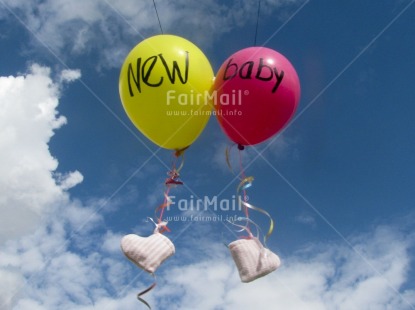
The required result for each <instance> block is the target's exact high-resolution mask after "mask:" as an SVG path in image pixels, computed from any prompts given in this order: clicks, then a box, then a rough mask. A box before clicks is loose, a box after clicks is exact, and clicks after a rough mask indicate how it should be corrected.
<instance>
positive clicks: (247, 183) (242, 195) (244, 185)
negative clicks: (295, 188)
mask: <svg viewBox="0 0 415 310" xmlns="http://www.w3.org/2000/svg"><path fill="white" fill-rule="evenodd" d="M232 146H233V145H232ZM232 146H231V147H227V148H226V150H225V157H226V163H227V165H228V167H229V169H230V170H231V171H232V173H233V169H232V165H231V163H230V151H231V148H232ZM238 149H239V151H241V150H243V146H240V145H238ZM240 165H241V170H242V171H241V175H242V177H243V178H242V180H241V182H240V183H239V185H238V187H237V189H236V192H237V194H238V200H239V204H240V205H243V206H244V207H245V217H244V218H242V219H243V220H245V221H246V224H245V225H244V226H242V225H237V224H235V223H233V224H234V225H236V226H238V227H240V228H241V231H244V230H245V231H246V232H247V233H248V235H249V236H250V237H252V233H251V230H250V228H249V224H253V225H254V226H255V227H256V228H257V233H258V232H259V230H260V229H259V226H258V225H257V224H256V223H255V222H254V221H252V220H251V219H249V214H248V209H251V210H255V211H257V212H260V213H262V214H264V215H266V216H267V217H268V218H269V221H270V224H269V228H268V232H267V234H266V235H265V236H264V244H266V241H267V240H268V238H269V237H270V236H271V234H272V232H273V231H274V220H273V219H272V217H271V215H270V214H269V213H268V212H267V211H265V210H264V209H261V208H258V207H256V206H254V205H252V204H250V203H248V202H247V195H246V189H248V188H250V187H251V186H252V183H253V181H254V177H252V176H248V177H245V175H244V171H243V168H242V160H241V159H240Z"/></svg>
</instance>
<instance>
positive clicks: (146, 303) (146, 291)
mask: <svg viewBox="0 0 415 310" xmlns="http://www.w3.org/2000/svg"><path fill="white" fill-rule="evenodd" d="M151 275H152V276H153V278H154V282H153V284H151V285H150V286H149V287H147V288H146V289H145V290H144V291H141V292H140V293H138V294H137V299H138V300H139V301H141V302H142V303H143V304H145V305H146V306H147V308H149V309H151V306H150V304H149V303H148V302H147V301H145V300H144V299H143V298H141V296H143V295H144V294H147V293H148V292H150V291H151V290H152V289H153V288H154V287H155V286H156V285H157V278H156V275H155V274H154V273H152V274H151Z"/></svg>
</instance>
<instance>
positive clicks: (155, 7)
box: [153, 0, 163, 34]
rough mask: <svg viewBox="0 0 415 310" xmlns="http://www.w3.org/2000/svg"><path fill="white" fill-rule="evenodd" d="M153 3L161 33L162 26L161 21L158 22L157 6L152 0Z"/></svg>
mask: <svg viewBox="0 0 415 310" xmlns="http://www.w3.org/2000/svg"><path fill="white" fill-rule="evenodd" d="M153 5H154V10H155V11H156V15H157V20H158V21H159V26H160V31H161V34H163V28H162V27H161V22H160V17H159V12H158V11H157V6H156V2H155V0H153Z"/></svg>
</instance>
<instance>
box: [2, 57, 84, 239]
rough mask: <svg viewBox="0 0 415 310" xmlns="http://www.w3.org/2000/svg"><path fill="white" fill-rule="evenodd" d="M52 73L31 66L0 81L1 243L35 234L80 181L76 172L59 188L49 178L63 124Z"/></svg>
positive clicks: (39, 67) (57, 88)
mask: <svg viewBox="0 0 415 310" xmlns="http://www.w3.org/2000/svg"><path fill="white" fill-rule="evenodd" d="M68 72H69V71H68ZM50 74H51V72H50V70H49V69H48V68H44V67H41V66H39V65H36V64H34V65H32V66H31V68H30V71H29V73H28V74H26V75H24V76H17V77H13V76H9V77H0V107H1V109H0V148H1V153H2V160H1V162H0V244H1V243H2V242H4V241H5V240H7V239H9V238H13V237H18V236H21V235H23V234H26V233H28V232H30V231H33V230H34V229H35V228H36V227H37V225H38V224H39V223H40V221H41V218H42V216H43V215H44V214H46V213H48V212H50V211H51V209H52V208H53V206H54V205H56V204H59V203H61V202H62V201H65V200H66V199H67V195H66V192H65V190H66V189H68V188H70V187H72V186H74V185H76V184H77V183H79V182H80V181H82V175H81V174H80V173H79V172H77V171H76V172H73V173H68V174H66V175H65V176H64V177H62V180H61V181H62V182H61V186H58V185H57V183H56V180H55V179H54V178H53V177H52V173H53V172H54V171H56V169H57V167H58V161H57V160H56V158H54V157H53V156H52V155H51V154H50V151H49V146H48V142H49V140H50V139H51V137H52V136H53V134H54V131H55V130H56V129H58V128H60V127H61V126H62V125H63V124H65V123H66V119H65V117H63V116H59V115H58V112H57V110H56V108H57V106H58V103H59V87H60V84H58V83H55V82H54V81H52V79H51V78H50Z"/></svg>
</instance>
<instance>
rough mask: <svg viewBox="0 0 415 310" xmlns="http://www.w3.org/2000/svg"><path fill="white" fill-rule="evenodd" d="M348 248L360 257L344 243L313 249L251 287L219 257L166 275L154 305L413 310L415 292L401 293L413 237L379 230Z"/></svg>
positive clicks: (364, 236) (221, 255)
mask: <svg viewBox="0 0 415 310" xmlns="http://www.w3.org/2000/svg"><path fill="white" fill-rule="evenodd" d="M199 243H200V242H199ZM351 244H352V245H353V247H354V248H355V249H356V250H357V251H359V254H358V253H356V252H355V251H354V250H352V249H351V248H350V247H349V246H347V245H345V244H329V245H327V244H326V245H312V246H310V247H309V248H308V249H307V250H304V251H303V252H301V253H298V254H297V255H293V256H290V257H283V266H282V267H281V268H280V269H279V270H277V271H276V272H274V273H272V274H270V275H268V276H266V277H264V278H261V279H259V280H256V281H254V282H252V283H249V284H244V283H241V282H239V278H238V275H237V273H236V272H235V267H234V266H233V265H231V264H230V261H231V258H230V255H228V257H226V258H224V257H223V253H220V254H218V255H216V257H214V258H209V259H205V260H202V261H200V262H194V263H192V264H189V265H187V266H183V265H182V266H180V267H174V268H172V269H170V270H168V271H165V272H164V273H163V276H164V277H165V278H166V279H165V281H167V283H166V284H165V287H164V288H162V289H159V290H158V291H156V292H155V293H154V294H155V296H156V297H157V298H156V299H157V301H156V300H154V302H156V303H157V306H158V307H160V308H165V307H167V305H168V301H169V300H171V298H179V301H178V302H177V303H176V302H175V304H174V305H171V304H170V306H169V308H171V309H192V308H194V307H195V306H196V305H198V306H201V308H203V309H254V308H257V309H288V310H289V309H318V310H320V309H322V310H323V309H345V310H346V309H413V307H414V306H415V304H414V303H415V290H414V288H411V289H408V290H405V291H404V290H402V289H401V288H402V287H403V285H404V284H405V283H406V282H407V281H408V269H409V266H410V263H411V262H410V258H409V253H408V252H409V249H410V248H411V247H413V240H412V237H411V236H404V235H403V234H401V233H399V232H397V231H396V230H395V229H391V228H390V227H378V228H377V229H375V230H374V232H373V233H372V234H367V235H361V236H358V237H356V238H352V241H351ZM188 246H189V247H191V246H197V245H195V244H188ZM199 248H200V247H199ZM208 251H209V253H210V256H212V249H211V248H209V249H208ZM208 251H206V252H208ZM219 252H220V251H219ZM178 287H179V288H180V289H177V288H178ZM179 296H180V297H179Z"/></svg>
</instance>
